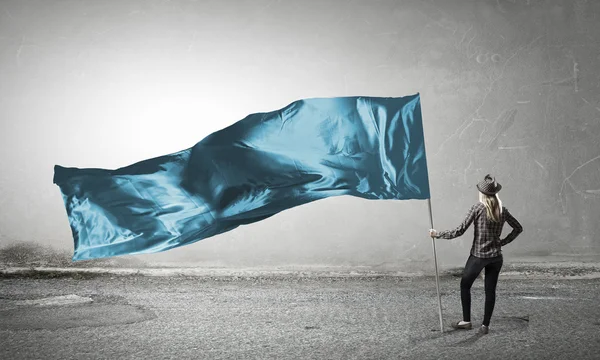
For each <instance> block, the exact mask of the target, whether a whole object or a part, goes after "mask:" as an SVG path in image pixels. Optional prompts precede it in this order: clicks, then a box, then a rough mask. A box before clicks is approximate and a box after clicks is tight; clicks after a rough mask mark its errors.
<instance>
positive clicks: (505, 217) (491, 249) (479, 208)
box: [436, 202, 523, 258]
mask: <svg viewBox="0 0 600 360" xmlns="http://www.w3.org/2000/svg"><path fill="white" fill-rule="evenodd" d="M505 221H506V222H507V223H508V224H509V225H510V226H511V227H512V228H513V230H512V232H511V233H510V234H508V236H506V237H505V238H504V239H500V235H501V234H502V226H503V225H504V222H505ZM472 222H475V236H474V239H473V246H472V247H471V255H473V256H477V257H479V258H491V257H495V256H498V255H501V254H502V251H501V249H500V248H501V247H502V246H504V245H506V244H508V243H510V242H511V241H513V240H514V239H515V238H516V237H517V236H518V235H519V234H520V233H521V232H523V227H522V226H521V224H520V223H519V222H518V221H517V219H515V218H514V217H513V216H512V215H511V214H510V212H509V211H508V209H507V208H506V207H504V206H503V207H502V213H501V214H500V221H499V222H493V221H491V220H488V218H487V212H486V211H485V205H483V204H482V203H480V202H478V203H476V204H475V205H473V206H471V208H470V209H469V212H468V213H467V216H466V217H465V220H464V221H463V222H462V224H460V225H459V226H458V227H457V228H456V229H454V230H446V231H440V232H439V233H437V236H436V238H442V239H454V238H456V237H459V236H461V235H462V234H464V232H465V231H466V230H467V229H468V228H469V226H470V225H471V223H472Z"/></svg>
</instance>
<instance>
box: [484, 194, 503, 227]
mask: <svg viewBox="0 0 600 360" xmlns="http://www.w3.org/2000/svg"><path fill="white" fill-rule="evenodd" d="M479 202H480V203H482V204H483V205H485V211H486V213H487V218H488V219H490V220H492V221H493V222H499V221H500V216H499V215H500V214H501V213H502V201H501V200H500V197H499V196H498V194H495V195H486V194H484V193H482V192H481V191H480V192H479Z"/></svg>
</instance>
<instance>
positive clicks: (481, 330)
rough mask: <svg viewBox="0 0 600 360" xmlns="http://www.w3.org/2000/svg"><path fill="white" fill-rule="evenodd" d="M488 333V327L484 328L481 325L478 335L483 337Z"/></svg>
mask: <svg viewBox="0 0 600 360" xmlns="http://www.w3.org/2000/svg"><path fill="white" fill-rule="evenodd" d="M489 331H490V327H489V326H485V325H481V327H480V328H479V333H480V334H481V335H485V334H487V333H488V332H489Z"/></svg>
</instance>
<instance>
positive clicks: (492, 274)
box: [460, 255, 503, 326]
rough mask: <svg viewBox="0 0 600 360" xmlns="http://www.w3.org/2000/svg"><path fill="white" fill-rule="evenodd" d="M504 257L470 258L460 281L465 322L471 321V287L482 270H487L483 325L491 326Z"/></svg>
mask: <svg viewBox="0 0 600 360" xmlns="http://www.w3.org/2000/svg"><path fill="white" fill-rule="evenodd" d="M502 263H503V259H502V255H499V256H496V257H493V258H489V259H482V258H478V257H477V256H473V255H471V256H469V259H468V260H467V264H466V265H465V271H464V273H463V276H462V280H461V281H460V300H461V302H462V308H463V320H464V321H471V286H472V285H473V282H475V279H477V276H479V273H480V272H481V270H483V269H485V285H484V286H485V312H484V315H483V325H486V326H489V325H490V319H491V318H492V312H493V311H494V304H495V303H496V284H497V283H498V275H500V269H502Z"/></svg>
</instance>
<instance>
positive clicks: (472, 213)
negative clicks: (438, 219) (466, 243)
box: [436, 204, 477, 239]
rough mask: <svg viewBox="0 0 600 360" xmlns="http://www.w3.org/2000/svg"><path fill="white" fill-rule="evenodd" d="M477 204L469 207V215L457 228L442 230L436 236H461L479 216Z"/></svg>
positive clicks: (445, 237) (451, 237)
mask: <svg viewBox="0 0 600 360" xmlns="http://www.w3.org/2000/svg"><path fill="white" fill-rule="evenodd" d="M476 206H477V205H476V204H475V205H473V206H471V208H470V209H469V212H468V213H467V216H465V220H464V221H463V222H462V224H460V225H459V226H458V227H457V228H456V229H454V230H446V231H440V232H439V233H437V236H436V238H438V239H439V238H442V239H454V238H457V237H459V236H461V235H462V234H464V233H465V231H467V229H468V228H469V226H471V223H472V222H473V221H474V220H475V218H476V217H477V208H476Z"/></svg>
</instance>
